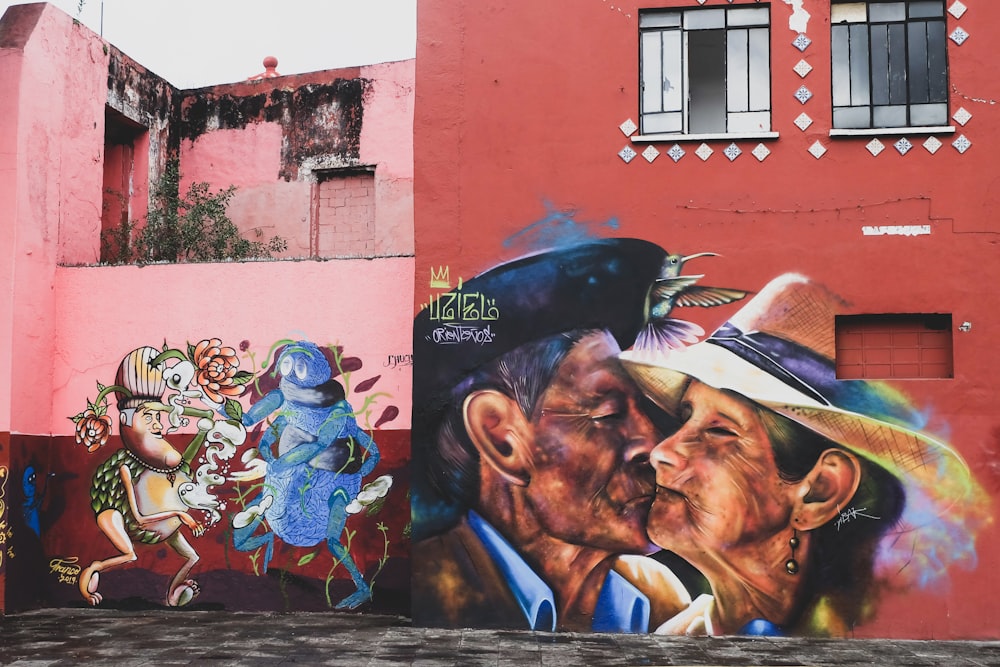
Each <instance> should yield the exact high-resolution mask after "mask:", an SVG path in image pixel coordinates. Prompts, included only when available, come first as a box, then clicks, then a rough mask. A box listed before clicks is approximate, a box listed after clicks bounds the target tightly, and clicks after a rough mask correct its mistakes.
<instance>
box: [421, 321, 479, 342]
mask: <svg viewBox="0 0 1000 667" xmlns="http://www.w3.org/2000/svg"><path fill="white" fill-rule="evenodd" d="M494 337H495V335H494V334H493V330H492V329H491V328H490V327H489V325H487V326H485V327H474V326H469V325H464V324H445V325H444V326H440V327H438V328H437V329H435V330H434V331H433V332H432V333H431V335H430V340H432V341H434V342H435V343H437V344H438V345H456V344H458V343H468V342H473V343H479V344H480V345H485V344H487V343H492V342H493V339H494Z"/></svg>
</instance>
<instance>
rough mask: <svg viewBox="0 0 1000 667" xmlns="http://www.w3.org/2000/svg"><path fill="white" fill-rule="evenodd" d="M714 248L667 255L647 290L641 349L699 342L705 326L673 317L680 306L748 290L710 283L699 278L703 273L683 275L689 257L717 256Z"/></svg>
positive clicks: (728, 298)
mask: <svg viewBox="0 0 1000 667" xmlns="http://www.w3.org/2000/svg"><path fill="white" fill-rule="evenodd" d="M717 256H718V255H717V253H714V252H699V253H696V254H694V255H687V256H686V257H685V256H683V255H667V257H666V259H664V260H663V266H662V268H661V269H660V275H659V277H658V278H656V280H655V281H653V284H652V285H650V287H649V291H648V292H646V303H645V306H644V315H645V317H646V324H645V326H644V327H643V328H642V330H641V331H640V332H639V335H638V336H637V337H636V341H635V349H636V350H637V351H642V352H652V351H657V350H659V351H667V350H671V349H676V348H680V347H684V346H685V345H686V344H689V343H696V342H698V338H699V336H703V335H705V330H704V329H702V328H701V327H700V326H698V325H697V324H695V323H694V322H688V321H686V320H678V319H674V318H672V317H670V312H671V311H672V310H673V309H674V308H675V307H677V306H681V307H686V306H701V307H703V308H709V307H712V306H721V305H723V304H727V303H732V302H733V301H739V300H740V299H742V298H743V297H745V296H746V295H747V294H748V292H745V291H743V290H737V289H730V288H728V287H707V286H704V285H698V284H697V282H698V281H699V280H701V279H702V278H704V277H705V276H704V274H701V275H691V276H682V275H681V270H683V268H684V264H686V263H687V262H688V261H689V260H692V259H694V258H696V257H717Z"/></svg>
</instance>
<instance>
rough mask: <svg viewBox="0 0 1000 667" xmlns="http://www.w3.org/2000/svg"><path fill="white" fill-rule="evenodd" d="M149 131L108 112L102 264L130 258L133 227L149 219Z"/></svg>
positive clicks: (102, 208)
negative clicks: (146, 216) (146, 218)
mask: <svg viewBox="0 0 1000 667" xmlns="http://www.w3.org/2000/svg"><path fill="white" fill-rule="evenodd" d="M148 189H149V130H148V129H147V128H146V127H145V126H143V125H140V124H139V123H136V122H134V121H132V120H130V119H129V118H127V117H126V116H124V115H123V114H121V113H119V112H118V111H116V110H115V109H112V108H111V107H105V110H104V180H103V191H102V193H101V239H100V247H101V261H102V262H121V261H126V260H127V259H128V258H129V257H130V248H131V245H132V243H131V242H132V226H133V225H135V224H136V223H138V222H139V221H140V220H141V219H142V218H144V217H145V215H146V210H147V205H148V201H147V199H148Z"/></svg>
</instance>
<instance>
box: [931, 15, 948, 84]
mask: <svg viewBox="0 0 1000 667" xmlns="http://www.w3.org/2000/svg"><path fill="white" fill-rule="evenodd" d="M946 53H947V40H946V37H945V25H944V21H931V22H929V23H928V24H927V77H928V84H927V87H928V98H929V99H930V101H931V102H947V101H948V60H947V56H946Z"/></svg>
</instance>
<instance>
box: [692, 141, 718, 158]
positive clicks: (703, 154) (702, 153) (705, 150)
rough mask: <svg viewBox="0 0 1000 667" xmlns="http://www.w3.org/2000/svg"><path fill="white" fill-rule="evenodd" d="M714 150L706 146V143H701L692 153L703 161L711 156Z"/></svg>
mask: <svg viewBox="0 0 1000 667" xmlns="http://www.w3.org/2000/svg"><path fill="white" fill-rule="evenodd" d="M714 152H715V151H713V150H712V149H711V148H709V147H708V144H702V145H701V146H698V150H696V151H695V152H694V154H695V155H697V156H698V157H700V158H701V160H702V162H704V161H705V160H707V159H708V158H710V157H712V153H714Z"/></svg>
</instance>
